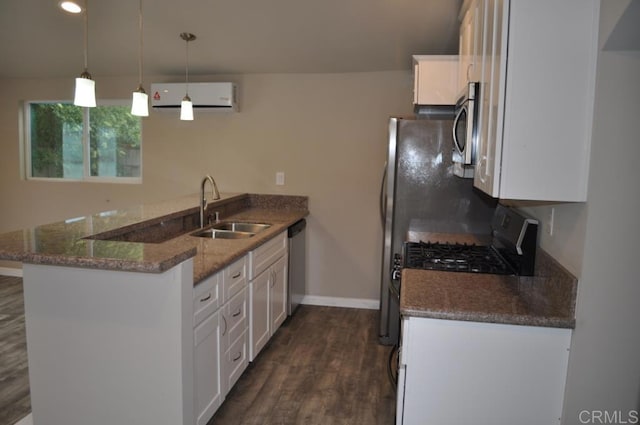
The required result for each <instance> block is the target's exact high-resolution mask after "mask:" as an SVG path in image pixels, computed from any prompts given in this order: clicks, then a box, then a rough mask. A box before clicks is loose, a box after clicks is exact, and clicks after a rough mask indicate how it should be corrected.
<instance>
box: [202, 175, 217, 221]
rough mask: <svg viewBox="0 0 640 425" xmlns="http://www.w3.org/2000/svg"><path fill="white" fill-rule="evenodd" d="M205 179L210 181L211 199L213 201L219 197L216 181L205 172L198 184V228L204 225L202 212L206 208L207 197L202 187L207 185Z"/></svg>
mask: <svg viewBox="0 0 640 425" xmlns="http://www.w3.org/2000/svg"><path fill="white" fill-rule="evenodd" d="M207 181H208V182H210V183H211V196H212V198H211V199H212V200H214V201H215V200H217V199H220V192H218V185H216V181H215V180H214V179H213V177H211V176H210V175H208V174H207V175H206V176H205V177H204V179H202V183H201V184H200V228H203V227H204V213H205V211H206V209H207V198H206V197H205V196H204V187H205V186H206V185H207ZM216 219H217V217H216Z"/></svg>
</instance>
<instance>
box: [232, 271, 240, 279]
mask: <svg viewBox="0 0 640 425" xmlns="http://www.w3.org/2000/svg"><path fill="white" fill-rule="evenodd" d="M241 274H242V272H238V273H236V274H234V275H233V276H231V279H237V278H239V277H240V275H241Z"/></svg>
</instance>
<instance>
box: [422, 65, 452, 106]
mask: <svg viewBox="0 0 640 425" xmlns="http://www.w3.org/2000/svg"><path fill="white" fill-rule="evenodd" d="M457 80H458V56H457V55H453V56H446V55H436V56H414V57H413V104H414V105H455V103H456V96H457V95H458V82H457Z"/></svg>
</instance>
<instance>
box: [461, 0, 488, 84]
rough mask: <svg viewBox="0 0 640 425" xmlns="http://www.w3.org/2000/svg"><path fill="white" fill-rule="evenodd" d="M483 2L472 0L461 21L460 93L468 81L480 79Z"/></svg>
mask: <svg viewBox="0 0 640 425" xmlns="http://www.w3.org/2000/svg"><path fill="white" fill-rule="evenodd" d="M482 2H483V1H482V0H478V1H472V2H471V3H470V5H469V8H468V9H467V10H466V11H465V12H464V15H463V18H462V22H461V23H460V38H459V62H458V93H460V92H462V91H463V90H464V89H465V88H466V87H467V84H468V83H470V82H477V81H480V74H481V67H480V66H479V63H480V58H481V55H480V48H481V41H482V24H483V22H482V19H480V18H481V13H482V11H483V9H482Z"/></svg>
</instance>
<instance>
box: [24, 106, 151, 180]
mask: <svg viewBox="0 0 640 425" xmlns="http://www.w3.org/2000/svg"><path fill="white" fill-rule="evenodd" d="M51 103H63V104H70V105H72V104H73V101H71V100H27V101H24V102H23V107H22V115H23V120H22V121H23V124H22V126H21V127H22V128H23V130H22V131H23V134H24V136H23V141H24V143H23V144H24V166H25V169H24V173H23V175H24V178H25V180H28V181H29V180H30V181H39V182H64V183H84V182H86V183H115V184H142V175H143V163H144V161H143V149H142V145H143V140H144V137H143V125H142V122H143V121H142V118H140V164H139V166H140V175H139V176H138V177H111V176H109V177H100V176H92V175H91V165H90V164H91V162H90V157H89V155H90V149H89V145H90V143H91V141H90V140H89V132H90V126H88V125H85V124H86V123H87V122H88V120H89V116H90V109H91V108H82V109H83V111H82V116H83V126H82V173H83V175H82V178H62V177H34V176H33V175H32V172H33V169H32V163H31V130H30V127H31V104H51ZM96 103H97V106H129V105H130V100H125V99H109V100H97V102H96Z"/></svg>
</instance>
